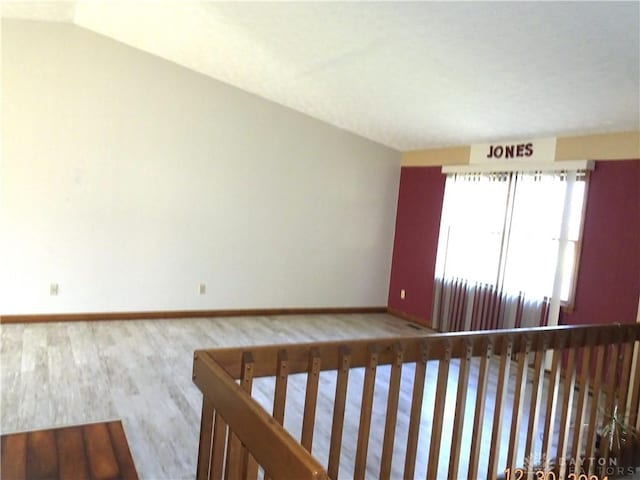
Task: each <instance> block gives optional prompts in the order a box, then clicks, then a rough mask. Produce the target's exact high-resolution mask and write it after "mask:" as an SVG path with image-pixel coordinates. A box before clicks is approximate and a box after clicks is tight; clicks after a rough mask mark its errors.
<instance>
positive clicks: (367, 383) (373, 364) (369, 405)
mask: <svg viewBox="0 0 640 480" xmlns="http://www.w3.org/2000/svg"><path fill="white" fill-rule="evenodd" d="M377 366H378V348H377V346H376V345H375V344H374V345H370V346H369V361H368V364H367V366H366V367H365V373H364V385H363V386H362V403H361V405H360V425H359V426H358V446H357V448H356V462H355V468H354V474H353V477H354V478H355V479H357V480H359V479H364V476H365V472H366V470H367V450H368V448H369V432H370V430H371V410H372V409H373V393H374V388H375V383H376V369H377Z"/></svg>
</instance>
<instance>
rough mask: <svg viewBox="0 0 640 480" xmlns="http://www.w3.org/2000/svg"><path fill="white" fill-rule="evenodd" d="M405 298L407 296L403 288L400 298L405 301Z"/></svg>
mask: <svg viewBox="0 0 640 480" xmlns="http://www.w3.org/2000/svg"><path fill="white" fill-rule="evenodd" d="M405 296H406V292H405V291H404V288H403V289H402V290H400V298H401V299H402V300H404V297H405Z"/></svg>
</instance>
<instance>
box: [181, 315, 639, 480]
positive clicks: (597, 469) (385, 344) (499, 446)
mask: <svg viewBox="0 0 640 480" xmlns="http://www.w3.org/2000/svg"><path fill="white" fill-rule="evenodd" d="M639 352H640V324H634V325H617V324H616V325H602V326H585V327H577V326H576V327H570V326H565V327H544V328H532V329H515V330H493V331H482V332H457V333H446V334H426V335H420V336H412V337H397V338H382V339H366V340H353V341H344V340H341V341H335V342H322V343H309V344H289V345H271V346H250V347H239V348H226V349H214V350H199V351H197V352H195V357H194V369H193V379H194V382H195V383H196V385H197V386H198V387H199V388H200V390H201V391H202V393H203V408H202V423H201V432H200V448H199V454H198V470H197V478H198V479H222V478H225V479H236V478H242V479H252V480H253V479H256V478H258V477H259V476H260V475H261V474H263V475H264V478H273V479H288V478H295V479H307V478H308V479H312V478H327V477H328V478H334V479H335V478H338V474H339V473H340V468H341V464H340V463H341V462H340V460H341V453H342V452H341V450H342V446H343V443H345V440H347V439H348V440H349V442H351V443H352V444H353V445H354V446H355V455H354V456H355V464H354V468H353V477H354V478H356V479H364V478H365V476H367V475H368V476H371V475H372V471H374V472H377V474H378V475H379V478H382V479H389V478H397V477H402V478H415V477H416V476H418V477H420V478H424V474H423V473H420V472H418V471H417V466H418V464H419V463H420V462H422V463H421V468H424V469H426V478H427V479H436V478H449V479H458V478H468V479H473V480H475V479H478V478H482V479H484V478H503V477H507V478H511V479H516V478H520V477H518V475H519V474H520V473H522V472H524V475H523V476H522V478H541V477H540V474H543V475H544V477H542V478H548V479H550V478H557V479H560V478H563V479H564V478H569V474H570V473H573V472H584V473H585V474H586V475H587V476H586V478H589V479H592V478H598V480H601V479H603V478H605V477H606V476H607V475H612V474H611V473H609V472H608V470H607V469H608V468H609V466H610V465H617V468H618V469H619V468H620V464H619V463H617V462H619V459H620V458H621V456H622V455H621V454H622V453H623V452H622V450H623V448H624V447H625V445H626V444H627V443H629V444H631V443H632V438H631V436H630V435H631V434H628V436H627V437H625V436H624V435H622V437H621V438H622V442H613V443H611V442H609V441H606V440H607V438H608V437H607V436H606V435H605V436H604V437H603V436H602V434H603V433H606V429H605V428H604V427H605V425H607V424H612V423H613V422H612V418H611V413H612V412H617V417H616V418H618V419H623V420H624V423H625V424H626V425H627V426H628V427H629V432H630V431H632V430H633V429H640V359H639V358H638V356H639ZM548 357H551V358H550V363H549V362H548V361H547V359H548ZM432 362H435V365H434V363H432ZM454 362H455V364H457V368H456V365H453V364H454ZM428 365H429V368H427V366H428ZM547 365H550V370H547V369H546V366H547ZM433 366H436V367H437V374H435V375H431V374H428V372H427V369H428V370H429V372H432V371H433ZM496 366H497V368H496ZM381 367H384V368H388V369H389V379H388V382H387V383H388V384H387V385H386V390H385V391H384V397H385V400H386V414H385V415H384V429H379V431H376V432H375V435H374V434H373V433H372V410H373V404H374V391H376V390H378V392H377V394H378V395H379V394H380V392H379V390H381V386H380V385H379V382H377V381H376V379H377V378H378V377H377V372H378V370H380V368H381ZM403 368H406V369H412V371H411V370H410V371H409V373H412V377H413V385H412V389H411V394H410V395H409V396H410V398H411V401H410V402H408V401H405V402H404V403H403V402H401V401H400V400H399V397H400V395H399V392H400V389H401V382H402V371H403ZM356 369H358V375H360V376H361V377H362V393H361V396H360V403H359V406H360V412H359V422H358V427H357V431H345V430H344V426H345V403H346V399H347V387H348V385H349V381H350V377H351V376H353V375H354V374H355V373H354V370H356ZM326 371H334V372H335V394H333V395H334V396H333V409H332V414H331V413H327V412H326V411H324V412H322V413H323V414H325V415H327V420H328V421H329V420H331V425H330V426H331V428H330V429H329V431H330V434H329V435H328V438H327V439H325V442H324V443H325V444H326V445H328V452H325V453H327V455H326V458H327V459H328V460H327V464H326V465H321V464H320V462H319V461H317V460H316V459H314V457H312V456H311V453H310V452H311V451H312V447H313V441H314V425H315V422H316V414H317V411H316V410H317V405H318V400H317V399H318V392H319V379H320V374H321V372H326ZM350 373H351V374H352V375H350ZM293 374H306V375H307V376H306V392H305V399H304V407H303V411H302V412H300V413H301V436H300V441H299V442H298V441H297V440H295V439H294V438H293V436H292V435H291V434H290V433H288V432H287V431H286V430H285V429H284V428H283V427H282V424H283V423H284V418H285V405H286V400H287V385H288V379H290V376H291V375H293ZM259 377H274V378H275V386H274V393H273V399H272V407H273V411H272V414H270V413H267V411H266V410H265V409H264V408H263V407H262V406H260V404H259V403H258V402H257V401H256V400H255V399H254V398H252V397H251V390H252V384H253V380H254V379H256V378H259ZM472 378H473V381H472ZM494 384H495V385H496V386H495V388H494V387H493V385H494ZM425 385H426V386H425ZM449 386H450V387H451V390H452V392H454V393H455V394H454V395H451V394H450V395H447V388H448V387H449ZM454 387H455V388H454ZM431 388H433V389H435V395H434V401H433V409H432V410H431V408H429V409H428V411H427V410H425V407H424V400H425V392H430V389H431ZM489 392H491V393H492V395H489ZM323 394H325V395H326V392H323ZM405 400H406V398H405ZM452 405H453V416H451V415H449V417H448V418H449V420H447V421H446V423H445V415H446V411H447V409H448V410H449V412H450V411H451V410H452ZM465 412H468V415H467V416H466V417H467V418H465ZM399 413H401V414H402V415H406V417H407V421H406V422H405V424H404V425H403V430H402V432H401V433H402V438H401V439H400V436H399V435H398V425H399V422H398V414H399ZM471 413H473V415H472V418H473V422H470V421H468V420H469V419H470V418H471ZM487 413H488V414H489V415H490V417H491V422H487V421H486V419H485V415H487ZM379 417H381V415H378V418H379ZM486 425H490V429H489V428H483V427H485V426H486ZM427 428H429V429H428V430H426V431H425V429H427ZM421 429H422V430H423V435H422V436H421V435H420V431H421ZM463 432H467V435H466V437H465V435H464V434H463ZM325 433H326V432H325ZM425 434H426V438H428V442H426V441H425V438H424V437H425ZM372 438H373V439H375V440H376V441H375V442H373V443H375V444H376V446H377V447H380V451H378V452H376V455H377V456H378V457H379V458H380V460H379V464H377V465H375V466H374V468H371V467H372V466H371V465H369V464H368V462H367V459H368V458H371V455H370V454H369V453H370V452H369V451H370V447H371V445H370V440H371V439H372ZM445 439H446V441H443V440H445ZM449 441H450V446H448V447H447V445H448V443H449ZM399 442H402V443H401V447H402V448H396V449H395V450H394V444H395V443H399ZM447 448H448V450H447ZM399 450H400V451H401V453H402V455H403V458H397V457H398V451H399ZM447 454H448V456H447ZM444 458H447V459H448V462H445V461H443V459H444ZM427 459H428V460H427ZM505 459H506V460H505ZM569 459H570V461H569ZM392 463H393V466H395V467H396V469H395V470H394V469H392ZM425 463H426V465H425ZM400 465H403V468H400ZM260 470H262V472H260ZM518 470H519V472H518ZM552 473H553V476H551V474H552ZM576 478H578V476H577V475H576Z"/></svg>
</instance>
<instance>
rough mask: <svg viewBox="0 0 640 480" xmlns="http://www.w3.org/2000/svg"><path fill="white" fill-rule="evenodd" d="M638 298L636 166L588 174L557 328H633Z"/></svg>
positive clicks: (639, 191)
mask: <svg viewBox="0 0 640 480" xmlns="http://www.w3.org/2000/svg"><path fill="white" fill-rule="evenodd" d="M639 294H640V160H621V161H606V162H597V163H596V168H595V170H594V171H593V172H591V179H590V181H589V190H588V193H587V204H586V211H585V218H584V230H583V236H582V252H581V255H580V266H579V271H578V278H577V284H576V296H575V302H574V310H573V312H572V313H570V314H569V313H563V314H562V317H561V323H564V324H570V325H578V324H594V323H634V322H635V321H636V312H637V309H638V295H639Z"/></svg>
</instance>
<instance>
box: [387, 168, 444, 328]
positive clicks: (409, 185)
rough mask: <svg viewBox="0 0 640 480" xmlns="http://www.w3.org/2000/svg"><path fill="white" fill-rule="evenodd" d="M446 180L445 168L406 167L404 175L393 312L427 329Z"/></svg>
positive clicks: (391, 285) (391, 292)
mask: <svg viewBox="0 0 640 480" xmlns="http://www.w3.org/2000/svg"><path fill="white" fill-rule="evenodd" d="M445 178H446V177H445V176H444V175H443V174H442V169H441V167H403V168H402V171H401V174H400V191H399V193H398V213H397V216H396V233H395V240H394V243H393V263H392V266H391V279H390V282H389V308H391V309H393V310H396V311H399V312H402V313H404V314H406V315H408V316H410V317H412V318H413V319H415V320H418V321H421V323H424V324H425V325H430V324H431V305H432V300H433V278H434V274H435V264H436V252H437V248H438V233H439V230H440V213H441V212H442V200H443V198H444V184H445ZM401 289H404V290H405V292H406V296H405V298H404V300H403V299H401V298H400V290H401Z"/></svg>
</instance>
